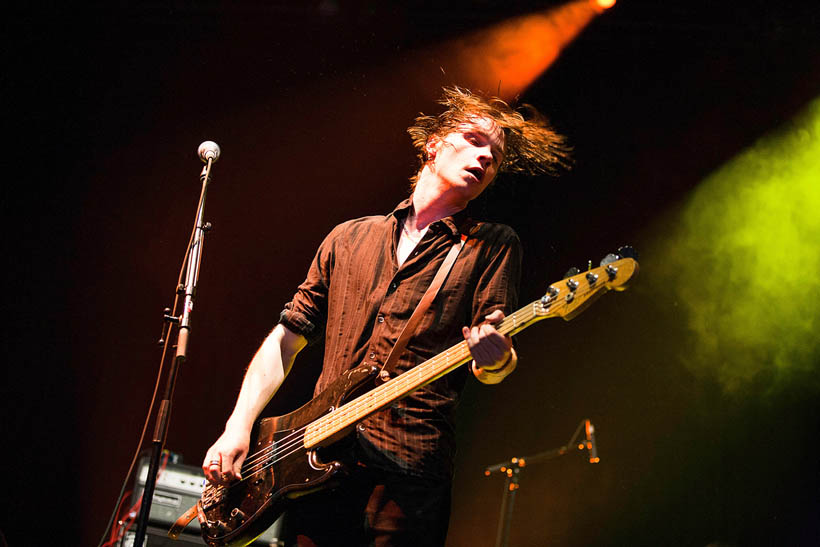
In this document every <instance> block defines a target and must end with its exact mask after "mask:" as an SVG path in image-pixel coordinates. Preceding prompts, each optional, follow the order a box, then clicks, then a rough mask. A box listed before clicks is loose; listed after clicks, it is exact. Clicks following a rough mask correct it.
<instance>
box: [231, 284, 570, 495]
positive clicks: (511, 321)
mask: <svg viewBox="0 0 820 547" xmlns="http://www.w3.org/2000/svg"><path fill="white" fill-rule="evenodd" d="M540 303H541V302H540V300H536V301H534V302H532V303H531V304H530V305H528V306H525V307H524V308H522V309H521V310H518V311H517V312H515V313H513V314H511V315H510V316H509V317H507V318H505V319H504V320H503V321H502V322H501V323H500V324H499V328H498V330H499V332H501V333H503V334H506V333H507V332H511V331H512V330H513V329H514V328H516V326H517V323H518V321H519V320H522V321H528V320H530V319H532V318H534V317H535V316H537V315H538V314H537V312H536V307H537V306H538V305H539V304H540ZM563 303H564V302H563V301H560V300H556V301H554V303H553V304H555V305H558V304H563ZM522 316H523V317H522ZM459 346H465V347H459ZM464 349H466V343H465V342H460V343H459V344H456V346H454V347H452V348H450V349H448V350H446V351H445V352H444V353H443V355H442V354H440V355H439V356H436V357H433V358H432V359H430V360H429V361H427V362H426V363H422V364H421V365H419V366H418V367H415V368H414V369H412V371H408V372H411V374H410V376H412V375H413V374H412V373H415V375H416V376H419V373H420V372H421V371H422V369H423V368H430V369H432V370H435V369H436V368H437V365H440V364H441V363H439V362H438V361H441V360H442V359H443V360H444V361H445V363H446V362H447V361H448V360H449V354H450V353H456V351H455V350H462V351H458V352H457V353H459V354H462V353H465V352H464V351H463V350H464ZM466 354H467V355H466V356H464V358H466V357H468V356H469V350H468V351H466ZM432 370H431V372H432ZM402 376H404V375H401V376H399V377H397V378H396V379H395V380H394V381H393V382H389V383H387V384H383V385H382V386H379V388H377V389H376V390H373V391H371V392H370V393H369V394H368V395H370V394H376V392H377V391H382V392H386V393H379V394H376V395H373V396H371V397H370V399H371V400H367V396H365V397H364V398H360V399H357V400H354V401H352V402H351V403H350V406H347V405H345V406H342V407H340V408H339V409H338V411H337V413H334V415H333V417H332V418H328V416H330V415H328V414H326V415H325V416H322V417H321V418H319V419H318V420H316V422H314V423H317V422H323V421H324V422H330V423H321V424H320V425H318V426H317V427H316V429H318V430H321V429H326V428H328V427H330V426H334V427H335V426H336V423H335V422H339V421H344V420H349V418H350V415H351V414H353V415H355V414H357V413H358V412H356V411H360V410H361V409H360V407H362V406H363V405H367V406H373V403H374V402H375V403H378V402H381V401H383V400H384V399H385V397H384V396H386V395H395V393H396V392H398V391H399V389H398V388H399V387H400V386H399V385H398V384H399V383H404V384H408V383H410V384H412V383H413V382H412V381H409V380H411V378H410V377H409V376H408V378H406V379H405V378H402ZM400 379H401V380H402V381H401V382H399V380H400ZM416 381H418V379H416ZM402 387H403V386H402ZM381 388H385V389H381ZM389 392H392V393H389ZM377 395H381V397H380V398H379V397H378V396H377ZM373 399H375V401H373ZM353 421H355V419H354V420H353ZM307 427H308V426H303V427H301V428H299V429H296V430H294V431H292V432H291V433H289V434H288V435H287V436H285V437H283V438H282V439H280V440H279V441H276V442H274V443H273V444H272V445H270V446H267V447H265V448H264V449H262V450H260V451H258V452H255V453H253V454H251V455H250V456H249V458H248V460H247V461H246V462H245V463H244V464H243V466H242V471H243V477H242V479H241V480H240V481H239V482H237V483H234V484H232V485H228V486H227V488H232V487H234V486H237V485H238V484H239V483H241V482H244V481H245V480H248V479H249V478H250V477H252V476H254V475H257V474H259V473H261V472H262V471H264V470H266V469H268V468H269V467H271V466H272V465H274V464H276V463H278V462H280V461H281V460H282V459H284V458H286V457H288V456H290V455H292V454H294V453H296V452H299V451H300V450H302V449H304V445H303V444H302V445H301V446H300V442H301V441H303V440H304V437H305V435H304V434H303V433H304V432H305V430H306V429H307ZM283 442H284V444H282V443H283ZM266 458H271V459H270V461H268V462H267V463H266V464H265V465H262V466H261V467H259V465H260V463H261V462H263V461H264V460H265V459H266ZM254 468H256V469H254ZM251 471H252V472H251ZM245 472H248V473H249V474H247V475H245V474H244V473H245Z"/></svg>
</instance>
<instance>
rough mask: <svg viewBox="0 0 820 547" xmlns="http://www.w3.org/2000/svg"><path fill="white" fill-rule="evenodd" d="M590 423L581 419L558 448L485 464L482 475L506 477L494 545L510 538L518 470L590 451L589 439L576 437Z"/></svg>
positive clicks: (501, 545)
mask: <svg viewBox="0 0 820 547" xmlns="http://www.w3.org/2000/svg"><path fill="white" fill-rule="evenodd" d="M590 427H591V423H590V421H589V420H581V423H580V424H578V427H577V428H576V429H575V433H573V434H572V437H571V438H570V440H569V442H567V444H565V445H564V446H561V447H559V448H553V449H552V450H547V451H544V452H539V453H538V454H533V455H532V456H521V457H514V458H510V459H509V460H506V461H503V462H500V463H496V464H493V465H490V466H487V467H486V468H485V469H484V475H485V476H487V477H489V476H490V475H491V474H492V473H496V472H498V473H504V475H505V476H506V479H505V481H504V493H503V497H502V499H501V514H500V515H499V517H498V532H497V534H496V537H495V547H507V545H508V542H509V539H510V523H511V521H512V513H513V506H514V505H515V493H516V491H517V490H518V488H519V481H520V471H521V468H522V467H524V466H526V465H532V464H534V463H542V462H545V461H548V460H552V459H554V458H558V457H559V456H563V455H565V454H569V453H570V452H573V451H574V450H578V451H581V450H585V449H586V450H589V451H590V452H591V450H592V445H591V444H590V443H589V441H584V442H578V437H579V436H580V435H581V431H582V430H583V429H585V428H586V431H587V432H589V431H590ZM587 434H589V433H587ZM589 461H590V463H598V461H599V460H598V458H597V457H595V458H594V459H593V458H590V460H589Z"/></svg>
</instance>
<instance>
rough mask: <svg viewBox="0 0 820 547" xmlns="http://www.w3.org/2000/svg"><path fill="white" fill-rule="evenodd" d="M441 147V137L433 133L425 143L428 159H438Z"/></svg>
mask: <svg viewBox="0 0 820 547" xmlns="http://www.w3.org/2000/svg"><path fill="white" fill-rule="evenodd" d="M439 148H441V139H440V138H439V137H438V136H436V135H433V136H432V137H430V139H429V140H428V141H427V144H425V145H424V150H425V152H427V161H433V160H435V159H436V155H437V154H438V151H439Z"/></svg>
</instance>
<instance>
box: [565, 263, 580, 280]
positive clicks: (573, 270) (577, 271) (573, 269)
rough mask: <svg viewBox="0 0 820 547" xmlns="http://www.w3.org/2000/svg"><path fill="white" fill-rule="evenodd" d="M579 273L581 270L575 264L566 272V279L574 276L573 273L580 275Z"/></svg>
mask: <svg viewBox="0 0 820 547" xmlns="http://www.w3.org/2000/svg"><path fill="white" fill-rule="evenodd" d="M579 273H581V270H579V269H578V268H576V267H575V266H573V267H572V268H570V269H569V270H567V273H565V274H564V279H566V278H568V277H572V276H573V275H578V274H579Z"/></svg>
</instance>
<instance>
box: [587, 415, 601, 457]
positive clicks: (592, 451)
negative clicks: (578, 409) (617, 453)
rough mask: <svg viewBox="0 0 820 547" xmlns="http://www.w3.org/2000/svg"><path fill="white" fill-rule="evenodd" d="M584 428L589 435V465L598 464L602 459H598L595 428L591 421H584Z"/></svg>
mask: <svg viewBox="0 0 820 547" xmlns="http://www.w3.org/2000/svg"><path fill="white" fill-rule="evenodd" d="M584 426H585V429H586V434H587V450H589V463H598V462H600V461H601V458H599V457H598V447H597V446H596V444H595V426H594V425H592V422H590V421H589V420H584Z"/></svg>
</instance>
